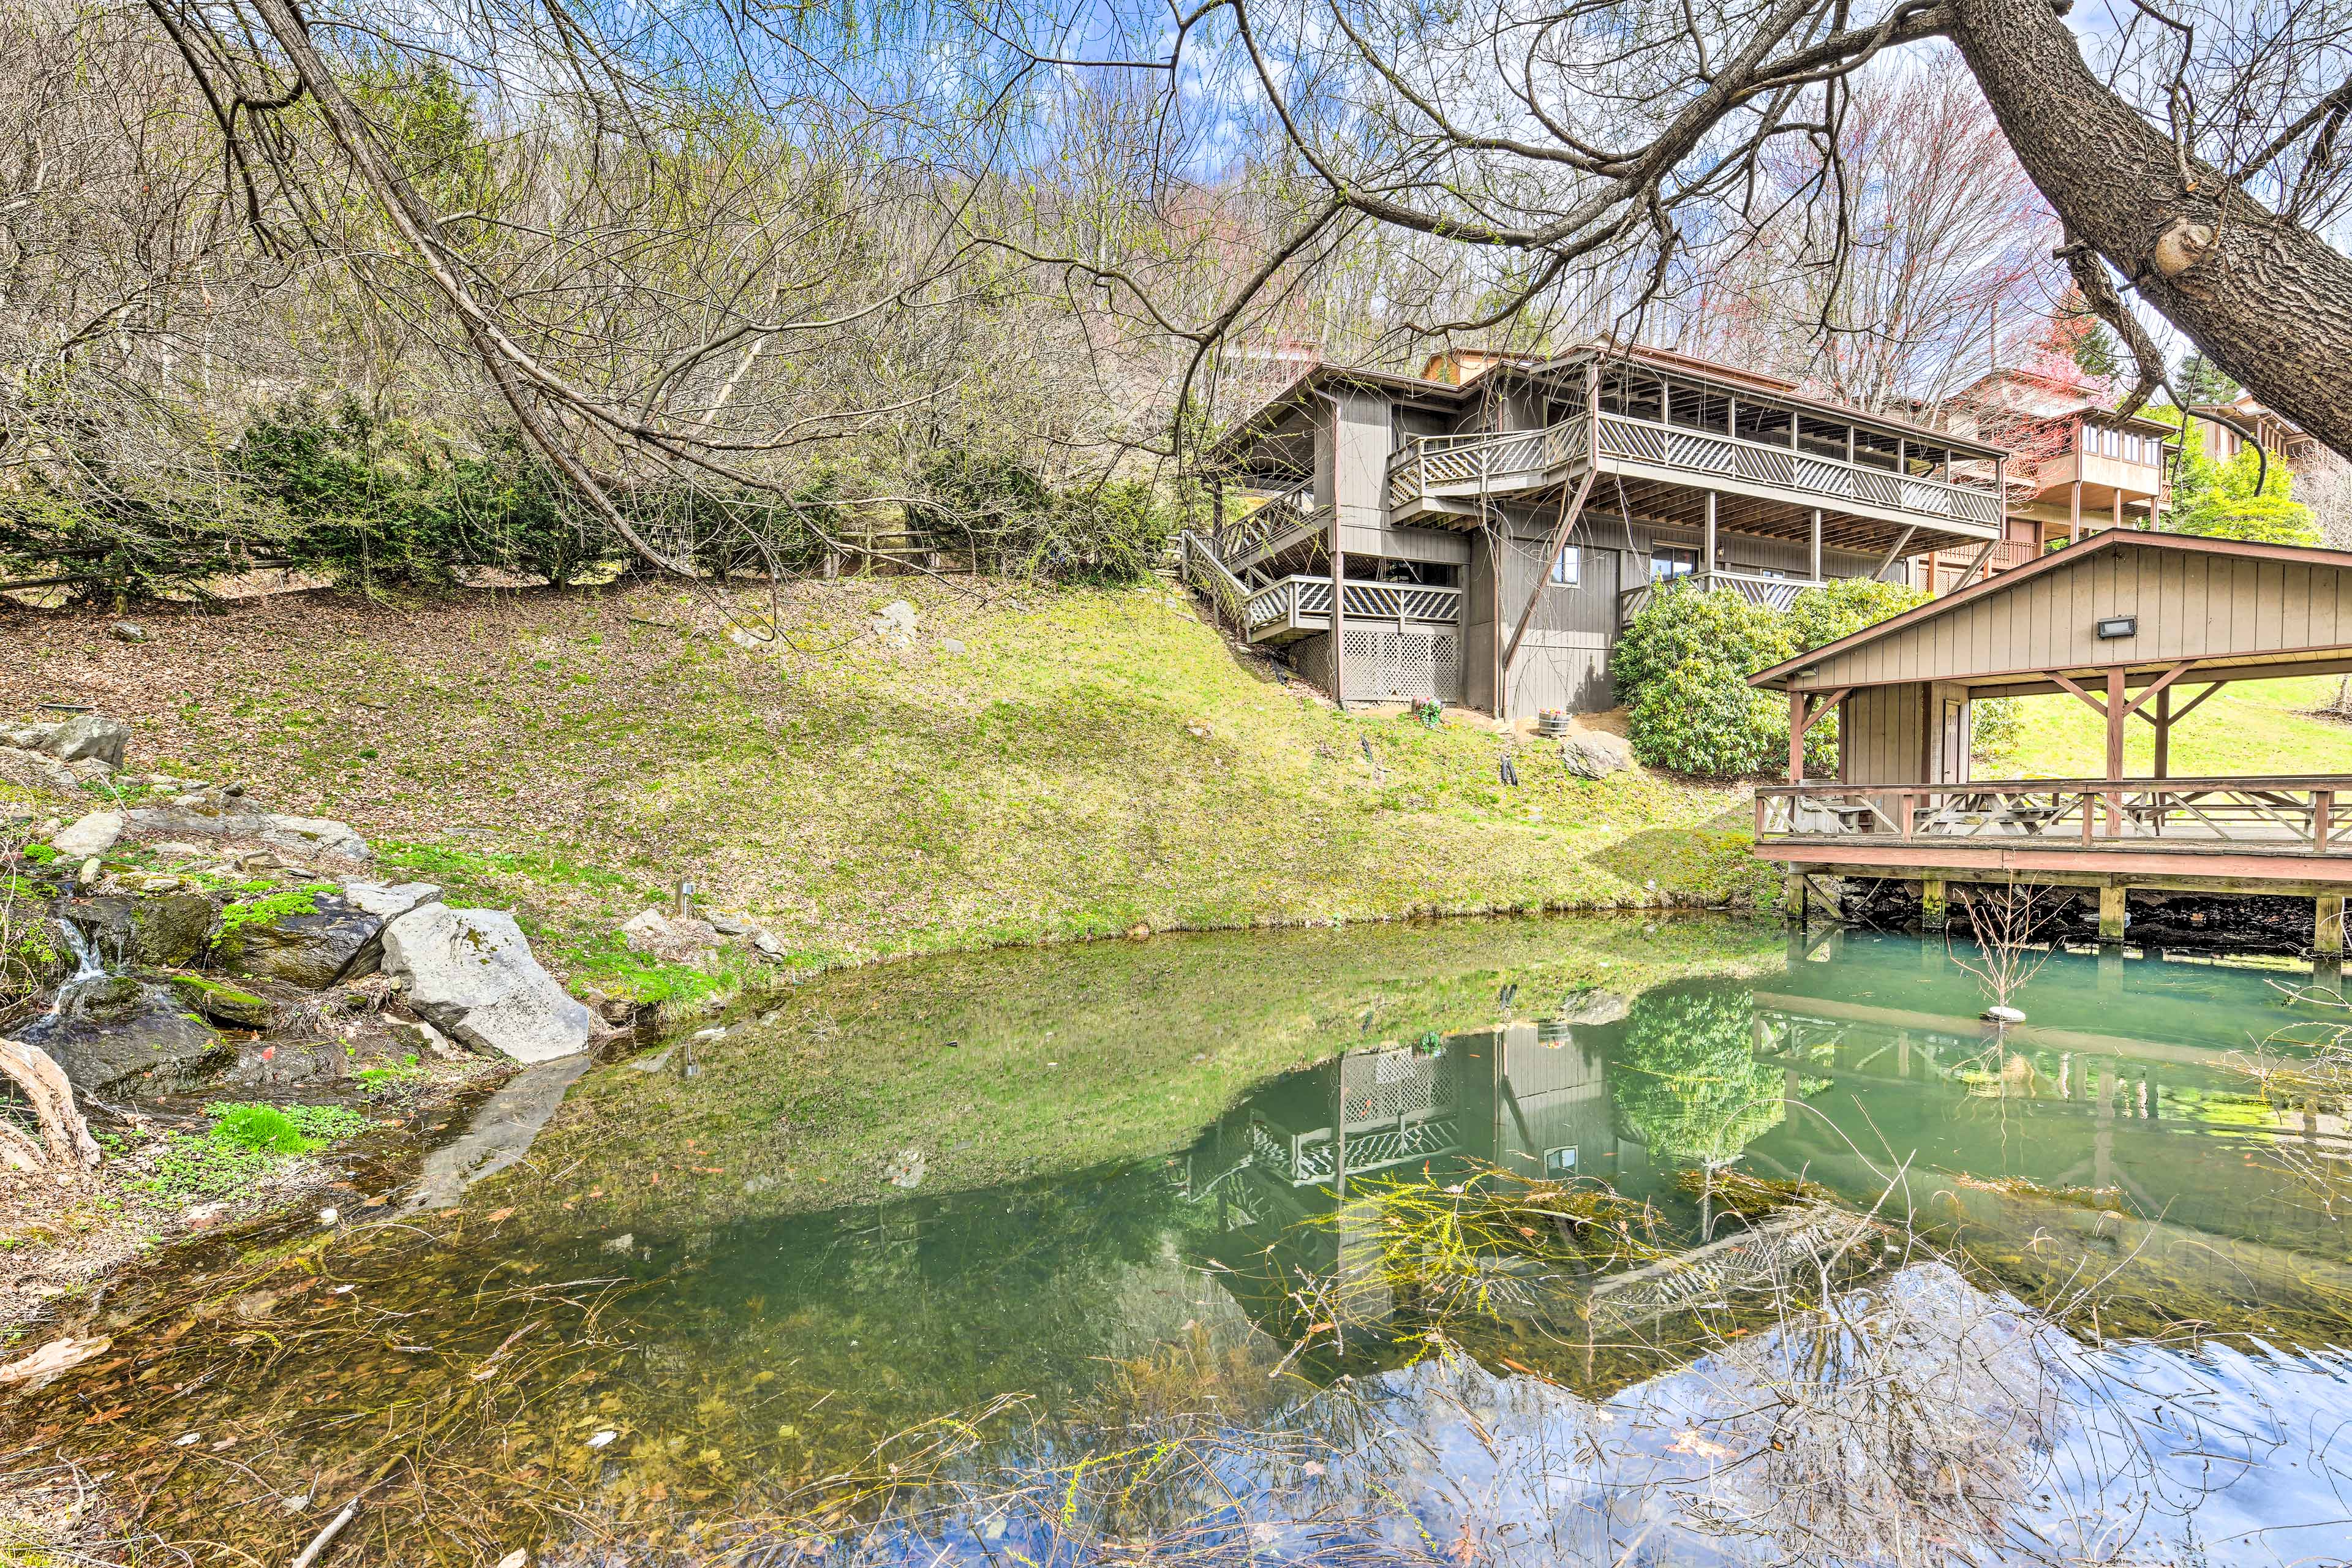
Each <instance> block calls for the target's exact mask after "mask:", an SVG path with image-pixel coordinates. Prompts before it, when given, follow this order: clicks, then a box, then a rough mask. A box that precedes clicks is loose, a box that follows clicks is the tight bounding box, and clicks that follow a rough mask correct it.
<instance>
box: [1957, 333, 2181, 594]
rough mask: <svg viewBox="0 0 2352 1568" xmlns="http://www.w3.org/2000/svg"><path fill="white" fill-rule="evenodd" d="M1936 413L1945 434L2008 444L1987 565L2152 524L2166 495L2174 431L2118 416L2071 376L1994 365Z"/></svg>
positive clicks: (2013, 562)
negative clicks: (2002, 499) (1996, 538)
mask: <svg viewBox="0 0 2352 1568" xmlns="http://www.w3.org/2000/svg"><path fill="white" fill-rule="evenodd" d="M1940 413H1941V417H1942V423H1943V424H1944V425H1945V426H1948V428H1949V429H1951V430H1952V431H1953V433H1954V434H1956V435H1966V436H1972V437H1977V438H1978V439H1979V440H1988V441H1993V442H1997V443H1999V444H2000V445H2001V446H2003V447H2007V448H2008V449H2009V451H2010V454H2011V460H2010V471H2009V477H2010V496H2009V516H2008V522H2007V528H2006V531H2005V532H2004V534H2003V541H2004V542H2003V547H2002V548H2001V549H2000V550H1999V551H1996V552H1994V559H1993V560H1992V562H1991V563H1990V564H1991V567H1992V569H1993V570H1994V571H2005V570H2007V569H2008V568H2010V567H2012V566H2021V565H2023V564H2024V563H2027V562H2029V561H2031V560H2032V559H2033V558H2034V557H2036V556H2037V555H2039V554H2041V553H2042V552H2043V551H2044V550H2046V549H2048V548H2050V547H2051V546H2052V545H2054V544H2059V543H2065V542H2073V541H2074V540H2078V539H2080V538H2082V537H2083V536H2084V534H2085V533H2095V532H2097V531H2100V530H2102V529H2107V528H2152V527H2154V526H2155V524H2156V520H2157V518H2158V517H2159V516H2160V515H2161V514H2162V512H2163V510H2164V508H2165V506H2166V504H2167V502H2168V500H2169V491H2168V488H2167V487H2168V468H2167V464H2168V461H2169V459H2170V457H2171V454H2172V451H2173V449H2174V448H2175V447H2178V446H2179V431H2178V430H2177V429H2175V428H2174V427H2173V426H2169V425H2167V424H2165V423H2164V422H2163V421H2162V420H2160V419H2150V418H2147V417H2145V416H2131V417H2125V416H2120V415H2117V414H2116V413H2115V412H2113V411H2112V410H2110V409H2109V408H2107V407H2106V406H2105V405H2104V403H2103V402H2102V401H2101V400H2099V399H2097V398H2094V397H2092V396H2090V395H2088V393H2087V391H2086V389H2085V388H2084V386H2083V385H2082V384H2079V383H2074V382H2068V381H2063V380H2060V379H2058V378H2056V377H2054V376H2048V375H2042V374H2036V373H2035V372H2032V371H2029V370H1997V371H1993V372H1991V373H1990V374H1987V375H1984V376H1982V377H1980V378H1979V379H1978V380H1977V381H1975V382H1974V383H1972V384H1969V386H1967V387H1966V388H1964V389H1962V390H1961V391H1960V392H1958V393H1957V394H1955V395H1953V396H1952V397H1950V398H1948V399H1947V400H1946V401H1945V403H1944V404H1943V405H1942V408H1941V410H1940ZM1950 585H1951V584H1948V583H1947V584H1941V585H1940V586H1941V587H1944V588H1948V587H1949V586H1950Z"/></svg>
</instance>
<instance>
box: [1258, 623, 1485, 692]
mask: <svg viewBox="0 0 2352 1568" xmlns="http://www.w3.org/2000/svg"><path fill="white" fill-rule="evenodd" d="M1345 635H1346V637H1347V639H1348V640H1347V647H1346V653H1347V657H1346V658H1345V659H1344V660H1343V661H1342V665H1341V668H1342V670H1343V672H1344V674H1345V675H1346V677H1347V681H1348V689H1347V690H1346V691H1345V692H1343V693H1342V694H1341V695H1342V696H1343V697H1345V698H1346V700H1349V701H1350V702H1415V701H1420V700H1424V699H1428V698H1434V699H1436V700H1438V701H1440V702H1459V701H1461V700H1462V634H1461V633H1460V632H1458V631H1456V630H1454V628H1453V627H1452V626H1413V625H1410V624H1408V626H1406V629H1404V630H1403V631H1399V630H1397V629H1396V628H1395V627H1394V626H1349V627H1348V628H1347V631H1346V634H1345ZM1296 657H1297V661H1298V672H1299V673H1300V674H1301V675H1303V676H1305V677H1306V678H1307V679H1308V680H1311V681H1313V682H1314V683H1315V684H1316V685H1318V686H1319V687H1321V688H1322V689H1324V690H1326V691H1328V690H1330V689H1331V639H1330V637H1328V636H1327V637H1308V638H1306V639H1305V640H1304V641H1302V642H1300V643H1299V644H1298V645H1297V655H1296Z"/></svg>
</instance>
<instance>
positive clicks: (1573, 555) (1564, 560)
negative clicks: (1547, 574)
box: [1551, 544, 1584, 588]
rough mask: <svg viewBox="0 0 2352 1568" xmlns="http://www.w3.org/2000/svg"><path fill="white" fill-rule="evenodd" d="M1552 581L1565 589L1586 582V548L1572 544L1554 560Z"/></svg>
mask: <svg viewBox="0 0 2352 1568" xmlns="http://www.w3.org/2000/svg"><path fill="white" fill-rule="evenodd" d="M1551 580H1552V581H1553V582H1554V583H1557V584H1559V585H1560V586H1562V587H1564V588H1573V587H1575V586H1576V585H1577V584H1580V583H1581V582H1583V581H1584V546H1582V545H1581V544H1571V545H1570V546H1569V547H1568V548H1567V549H1565V550H1563V551H1561V552H1559V555H1558V556H1556V557H1554V558H1553V561H1552V563H1551Z"/></svg>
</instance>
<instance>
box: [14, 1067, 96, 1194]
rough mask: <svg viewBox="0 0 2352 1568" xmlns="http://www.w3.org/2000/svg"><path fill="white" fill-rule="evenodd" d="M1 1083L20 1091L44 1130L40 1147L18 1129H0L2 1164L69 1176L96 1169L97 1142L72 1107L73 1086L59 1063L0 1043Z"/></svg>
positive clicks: (79, 1112)
mask: <svg viewBox="0 0 2352 1568" xmlns="http://www.w3.org/2000/svg"><path fill="white" fill-rule="evenodd" d="M0 1079H7V1080H9V1081H10V1082H12V1083H14V1084H15V1085H16V1087H17V1089H20V1090H22V1091H23V1093H24V1096H25V1098H26V1100H27V1101H29V1102H30V1103H31V1105H32V1108H33V1115H34V1117H35V1118H36V1119H37V1121H39V1122H40V1124H41V1139H40V1142H38V1143H36V1142H34V1141H33V1140H32V1139H31V1138H29V1137H27V1136H26V1135H25V1134H24V1133H22V1132H19V1131H17V1130H16V1128H15V1127H13V1126H8V1125H6V1124H5V1123H0V1161H5V1162H6V1163H9V1164H13V1165H18V1166H20V1167H23V1168H26V1169H31V1170H38V1169H40V1168H41V1167H42V1166H44V1165H46V1166H47V1168H49V1169H51V1170H53V1171H58V1172H67V1171H73V1170H78V1169H79V1168H81V1167H83V1166H86V1165H95V1164H97V1163H98V1142H97V1140H95V1139H93V1138H92V1137H90V1135H89V1123H88V1122H87V1121H83V1120H82V1118H81V1111H80V1110H79V1109H78V1108H77V1107H76V1106H75V1105H74V1092H73V1085H72V1084H70V1083H68V1082H67V1081H66V1075H65V1071H64V1069H63V1068H59V1067H58V1064H57V1059H56V1058H53V1057H51V1056H50V1055H49V1053H48V1052H47V1051H45V1050H43V1049H41V1048H40V1047H38V1046H27V1045H22V1044H19V1043H18V1042H17V1041H15V1040H5V1039H0Z"/></svg>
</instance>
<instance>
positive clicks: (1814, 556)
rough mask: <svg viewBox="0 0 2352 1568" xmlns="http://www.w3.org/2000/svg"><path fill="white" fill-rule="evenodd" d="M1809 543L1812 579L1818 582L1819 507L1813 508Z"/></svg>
mask: <svg viewBox="0 0 2352 1568" xmlns="http://www.w3.org/2000/svg"><path fill="white" fill-rule="evenodd" d="M1811 544H1812V551H1811V555H1810V556H1809V557H1808V559H1809V560H1810V561H1811V563H1812V579H1813V581H1814V582H1816V583H1818V582H1820V581H1821V580H1822V509H1821V508H1819V507H1815V508H1813V529H1812V535H1811Z"/></svg>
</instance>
